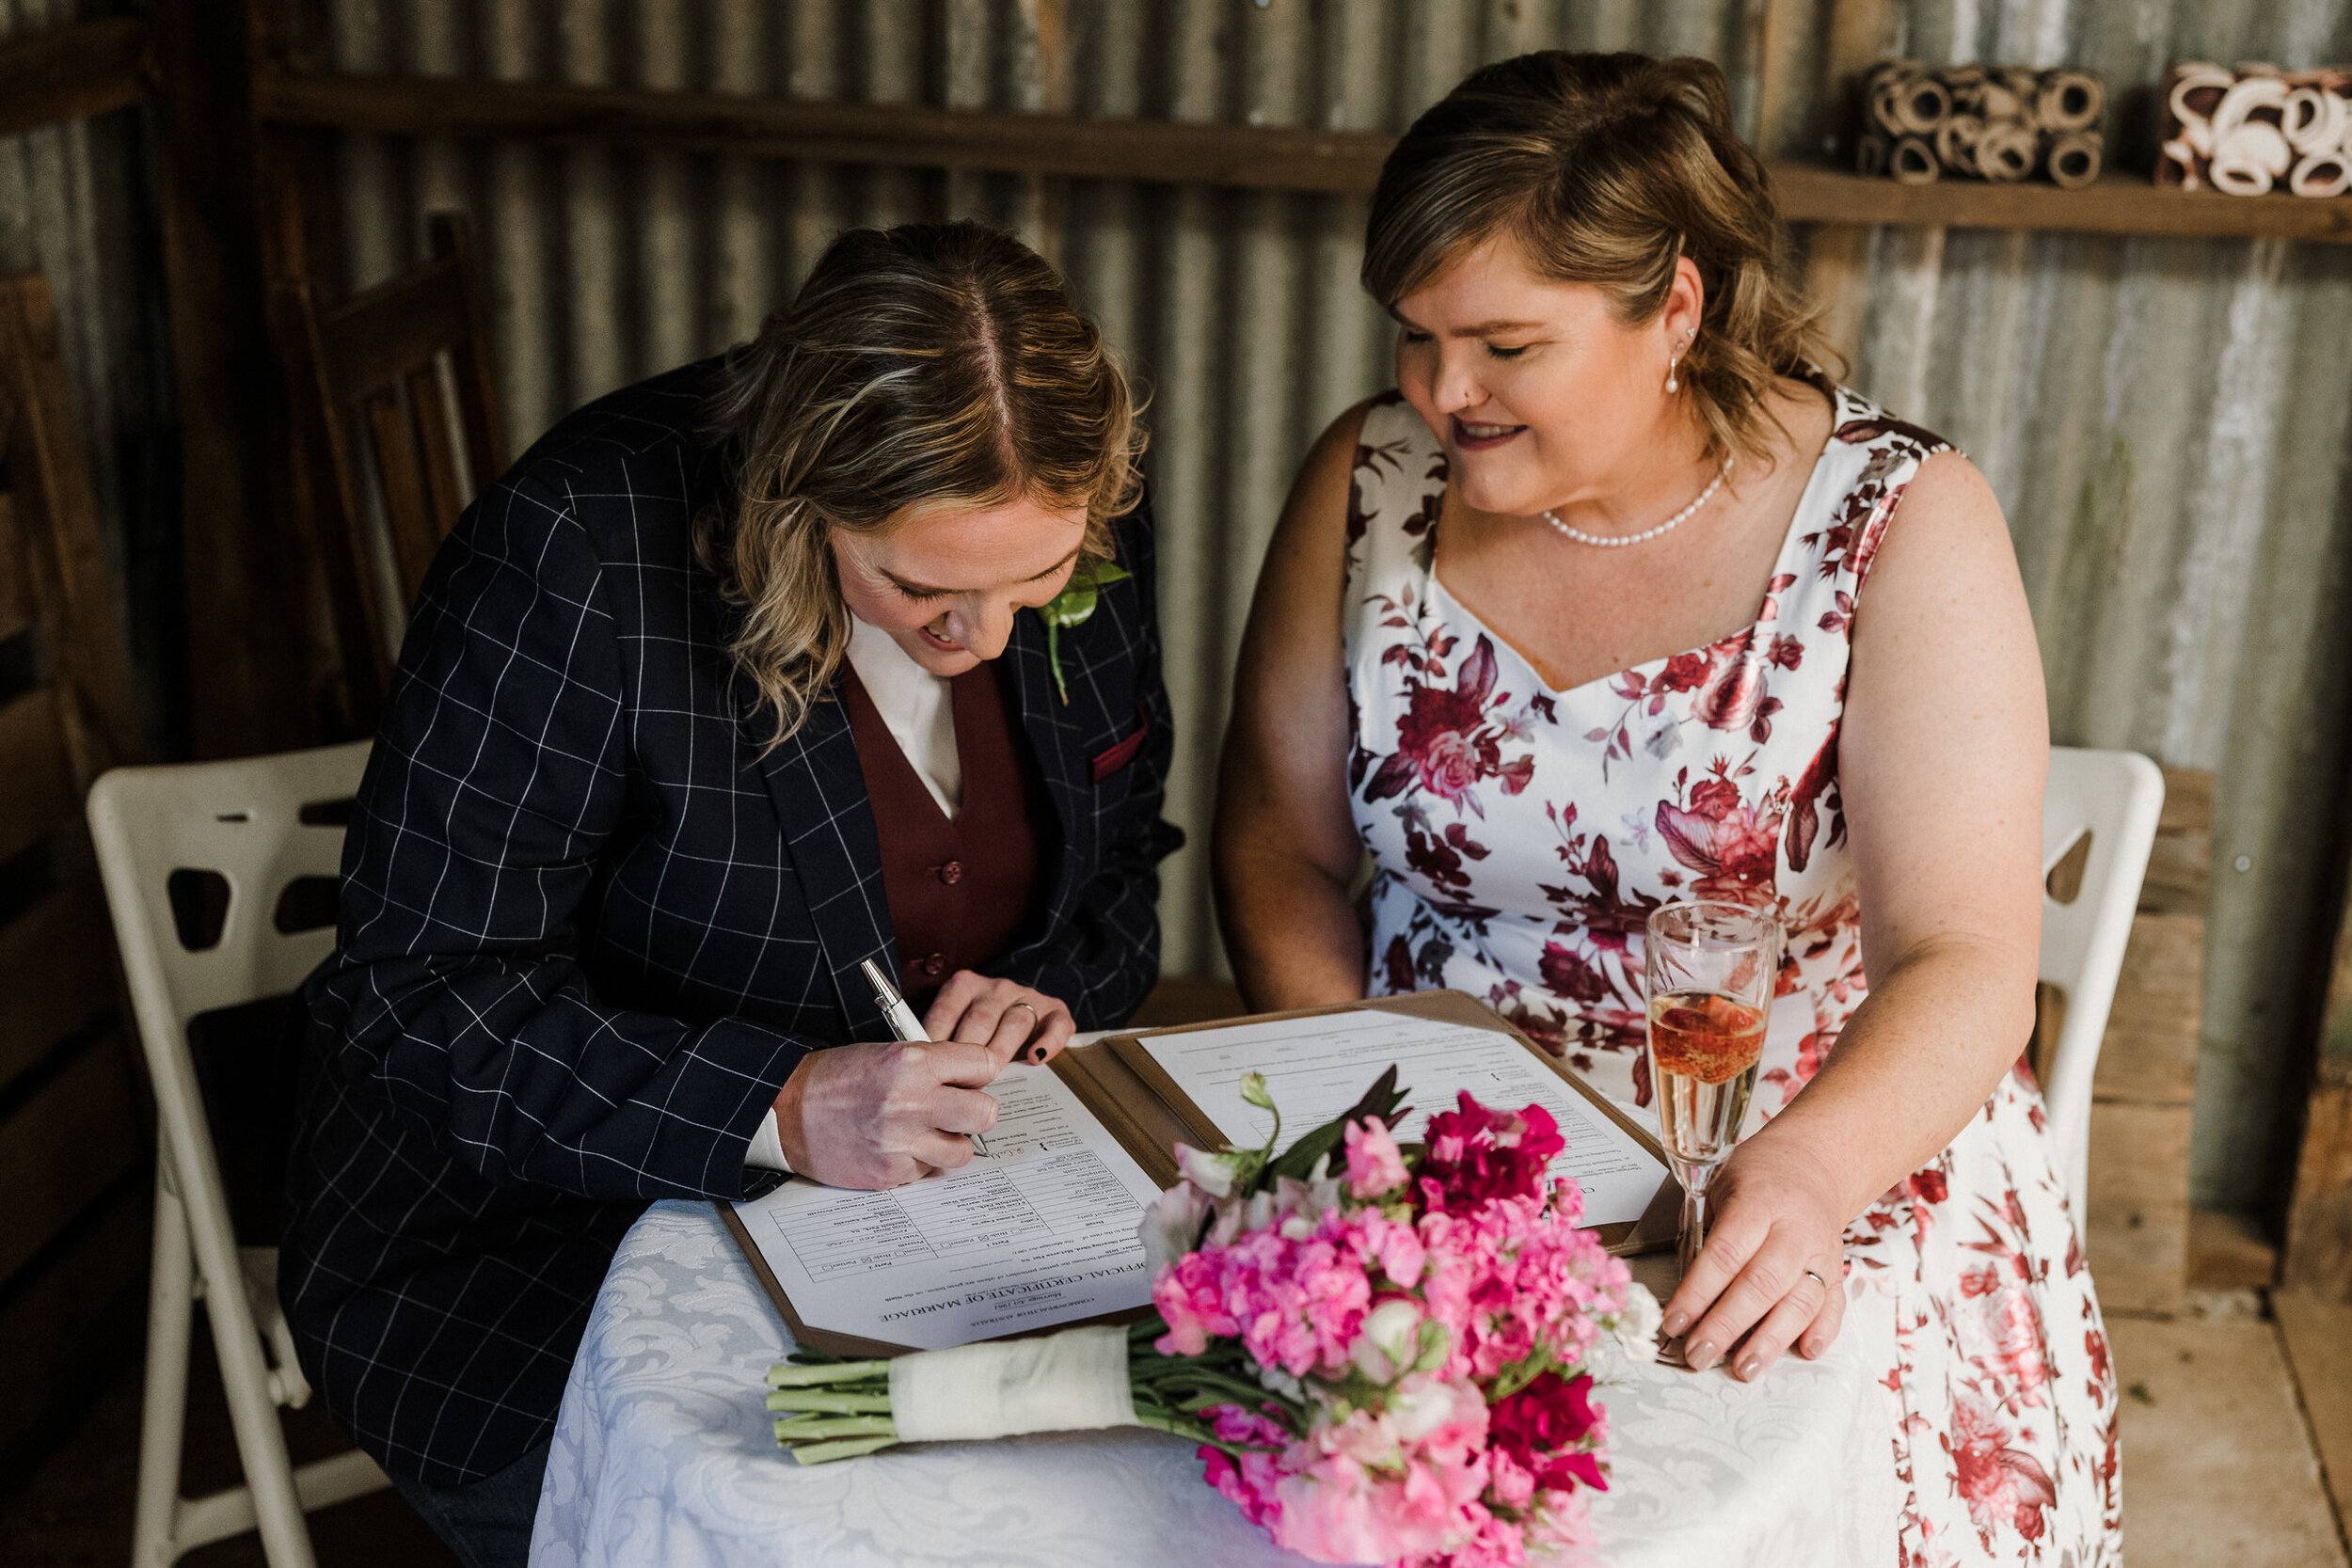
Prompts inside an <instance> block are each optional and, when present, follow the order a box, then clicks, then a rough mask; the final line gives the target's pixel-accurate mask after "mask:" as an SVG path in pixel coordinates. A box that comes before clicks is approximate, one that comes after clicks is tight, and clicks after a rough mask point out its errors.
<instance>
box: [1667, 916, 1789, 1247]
mask: <svg viewBox="0 0 2352 1568" xmlns="http://www.w3.org/2000/svg"><path fill="white" fill-rule="evenodd" d="M1780 942H1781V933H1780V923H1779V922H1778V921H1777V920H1775V919H1774V918H1773V917H1772V915H1771V914H1770V913H1767V912H1764V911H1757V910H1753V909H1750V908H1748V907H1747V906H1746V905H1744V904H1731V903H1724V902H1721V901H1718V900H1713V899H1700V900H1695V901H1692V902H1687V903H1676V904H1667V905H1664V906H1663V907H1661V908H1660V909H1657V910H1654V911H1651V913H1650V917H1649V929H1648V935H1647V940H1646V942H1645V944H1644V947H1643V970H1642V990H1643V993H1644V994H1645V997H1646V998H1647V999H1648V1003H1649V1073H1650V1086H1651V1090H1652V1092H1653V1093H1655V1094H1656V1095H1657V1097H1658V1132H1659V1140H1660V1142H1661V1143H1662V1144H1663V1145H1664V1146H1665V1150H1666V1163H1667V1164H1669V1165H1671V1166H1673V1167H1674V1173H1675V1180H1677V1181H1679V1182H1681V1183H1682V1238H1681V1244H1680V1247H1679V1248H1678V1252H1679V1255H1680V1258H1681V1262H1682V1272H1683V1273H1685V1274H1688V1273H1690V1271H1691V1265H1692V1263H1693V1262H1695V1261H1697V1259H1698V1255H1699V1249H1700V1248H1701V1247H1703V1246H1705V1245H1706V1244H1707V1183H1708V1179H1709V1178H1710V1177H1712V1176H1713V1175H1714V1173H1715V1168H1716V1167H1717V1166H1718V1165H1720V1164H1723V1163H1724V1160H1725V1159H1726V1158H1727V1157H1728V1156H1729V1155H1730V1153H1731V1150H1732V1148H1733V1146H1734V1145H1736V1144H1738V1143H1739V1141H1740V1123H1741V1122H1743V1121H1745V1120H1746V1119H1747V1115H1748V1101H1749V1099H1750V1098H1751V1097H1752V1096H1753V1095H1754V1094H1755V1092H1756V1064H1757V1063H1758V1062H1759V1061H1760V1060H1761V1059H1762V1058H1763V1054H1764V1028H1765V1023H1766V1021H1767V1020H1768V1019H1769V1018H1770V1017H1771V1016H1772V989H1773V981H1774V980H1775V978H1776V977H1777V976H1778V974H1779V973H1780Z"/></svg>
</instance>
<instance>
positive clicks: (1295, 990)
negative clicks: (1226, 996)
mask: <svg viewBox="0 0 2352 1568" xmlns="http://www.w3.org/2000/svg"><path fill="white" fill-rule="evenodd" d="M1216 912H1217V922H1218V924H1219V925H1220V926H1221V927H1223V929H1224V933H1225V952H1226V956H1227V957H1228V958H1230V959H1231V960H1232V966H1233V978H1234V980H1235V981H1236V982H1238V983H1239V985H1240V987H1241V993H1242V997H1243V1000H1245V1001H1246V1002H1248V1005H1249V1006H1250V1007H1251V1008H1252V1009H1253V1010H1255V1011H1259V1012H1277V1011H1280V1010H1282V1009H1284V1008H1289V1007H1320V1006H1327V1005H1329V1004H1331V1003H1334V1002H1354V1001H1357V1000H1358V999H1359V998H1361V997H1362V995H1363V994H1364V933H1363V928H1362V927H1360V926H1359V925H1358V924H1357V922H1356V910H1355V906H1354V905H1353V904H1352V903H1350V902H1349V900H1348V896H1347V884H1346V882H1345V881H1344V880H1343V879H1340V878H1336V877H1334V876H1332V875H1331V873H1330V872H1329V871H1328V870H1327V869H1325V868H1324V867H1322V866H1319V865H1316V864H1315V863H1312V862H1311V861H1309V860H1306V859H1305V858H1303V857H1300V856H1296V855H1284V854H1280V853H1279V852H1273V851H1267V850H1263V849H1249V848H1243V847H1236V846H1232V845H1230V844H1223V843H1220V844H1219V845H1218V847H1217V864H1216Z"/></svg>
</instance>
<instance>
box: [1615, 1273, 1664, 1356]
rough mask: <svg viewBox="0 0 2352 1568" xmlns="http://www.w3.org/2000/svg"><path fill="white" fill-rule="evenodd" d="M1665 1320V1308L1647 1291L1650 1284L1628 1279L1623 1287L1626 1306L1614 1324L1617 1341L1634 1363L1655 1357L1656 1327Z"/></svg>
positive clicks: (1656, 1354)
mask: <svg viewBox="0 0 2352 1568" xmlns="http://www.w3.org/2000/svg"><path fill="white" fill-rule="evenodd" d="M1665 1321H1666V1311H1665V1308H1664V1307H1660V1306H1659V1305H1658V1298H1657V1297H1656V1296H1654V1295H1652V1294H1650V1291H1649V1287H1648V1286H1646V1285H1643V1284H1640V1283H1637V1282H1629V1283H1628V1284H1627V1286H1626V1288H1625V1307H1624V1309H1623V1310H1621V1311H1619V1312H1618V1314H1617V1318H1616V1322H1615V1323H1614V1324H1613V1332H1614V1334H1615V1337H1616V1340H1617V1343H1618V1344H1619V1345H1621V1346H1623V1347H1624V1349H1625V1354H1627V1356H1629V1358H1630V1359H1631V1360H1632V1362H1633V1364H1634V1365H1635V1366H1637V1367H1639V1366H1645V1365H1647V1364H1648V1363H1650V1362H1652V1361H1655V1360H1657V1359H1658V1327H1659V1324H1661V1323H1664V1322H1665Z"/></svg>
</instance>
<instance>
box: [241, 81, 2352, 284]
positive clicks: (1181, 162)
mask: <svg viewBox="0 0 2352 1568" xmlns="http://www.w3.org/2000/svg"><path fill="white" fill-rule="evenodd" d="M255 95H256V98H257V99H258V101H259V104H260V107H261V111H262V115H263V117H264V118H266V119H274V120H277V121H279V122H280V123H286V124H298V125H315V126H335V127H340V128H342V129H345V130H352V131H373V132H378V133H386V134H390V135H432V136H454V137H480V138H485V139H501V140H503V139H514V140H524V141H537V142H544V143H555V144H559V145H564V144H568V145H595V144H602V145H608V146H611V145H621V146H638V147H666V148H671V149H675V150H682V151H684V150H691V151H701V152H728V153H734V154H736V155H738V156H742V157H755V158H758V157H767V158H808V159H813V160H817V161H820V162H827V161H837V162H842V163H853V164H888V165H897V166H906V167H922V168H979V169H997V170H1002V171H1005V172H1007V173H1019V174H1047V175H1075V176H1079V177H1090V178H1094V179H1106V180H1142V181H1152V182H1168V183H1173V184H1197V185H1224V186H1238V187H1245V188H1256V189H1261V190H1295V191H1338V192H1345V193H1349V194H1354V195H1364V194H1368V193H1369V192H1370V191H1371V190H1372V187H1373V184H1374V182H1376V181H1377V180H1378V179H1379V177H1380V164H1381V160H1382V159H1384V158H1386V157H1387V156H1388V151H1389V149H1390V148H1391V146H1393V145H1394V138H1392V137H1390V136H1387V135H1378V134H1375V133H1372V132H1366V131H1321V130H1315V129H1312V128H1310V127H1304V126H1277V125H1266V126H1258V125H1232V124H1226V123H1223V122H1218V121H1203V120H1165V119H1079V118H1076V117H1073V116H1067V115H1048V114H1027V113H1014V112H1009V111H1006V110H992V109H935V108H929V107H925V106H922V105H917V104H881V103H826V102H813V101H808V100H795V99H784V98H760V97H751V96H747V95H738V94H731V93H701V92H673V91H659V90H653V89H647V88H640V87H583V86H575V85H570V84H564V83H554V82H505V81H485V80H480V79H474V78H464V77H427V76H401V75H382V74H368V73H361V72H353V71H273V72H268V73H266V74H264V75H263V76H262V79H261V80H260V81H259V82H257V84H256V89H255ZM1772 177H1773V182H1774V184H1775V186H1776V187H1777V189H1778V191H1779V195H1780V206H1781V213H1782V215H1783V216H1784V217H1786V218H1787V219H1788V221H1789V222H1791V223H1836V224H1904V225H1913V226H1920V227H1937V226H1948V227H1952V228H1962V229H2050V230H2084V231H2089V232H2093V233H2106V234H2174V235H2200V236H2205V237H2210V238H2219V237H2236V238H2264V237H2272V238H2279V239H2292V240H2318V241H2324V242H2328V243H2332V244H2339V245H2341V244H2352V197H2344V198H2332V199H2327V200H2312V199H2306V198H2298V197H2290V196H2265V197H2235V196H2222V195H2219V194H2217V193H2214V192H2209V191H2197V192H2189V191H2176V190H2164V189H2159V188H2158V187H2157V186H2155V185H2153V184H2152V183H2150V182H2147V181H2146V180H2143V179H2138V178H2136V177H2133V176H2130V175H2114V176H2111V177H2109V178H2107V179H2105V180H2101V181H2100V182H2098V183H2096V184H2094V185H2091V186H2090V187H2088V188H2087V189H2084V190H2079V191H2062V190H2059V189H2058V187H2057V186H2055V185H2046V184H2041V183H2035V182H2027V183H2024V184H2015V185H1994V184H1987V183H1984V182H1979V181H1974V180H1947V181H1938V182H1935V183H1934V184H1931V185H1903V184H1898V183H1897V182H1894V181H1892V180H1878V179H1864V178H1863V177H1861V176H1860V175H1854V174H1846V173H1842V172H1840V171H1838V170H1836V169H1830V168H1823V167H1821V166H1818V165H1812V164H1800V163H1784V164H1777V165H1775V166H1773V169H1772Z"/></svg>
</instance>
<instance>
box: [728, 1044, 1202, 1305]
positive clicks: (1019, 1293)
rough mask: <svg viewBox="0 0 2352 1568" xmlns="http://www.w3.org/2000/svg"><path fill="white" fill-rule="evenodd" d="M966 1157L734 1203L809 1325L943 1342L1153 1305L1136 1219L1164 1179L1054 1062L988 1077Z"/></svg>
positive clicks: (792, 1186)
mask: <svg viewBox="0 0 2352 1568" xmlns="http://www.w3.org/2000/svg"><path fill="white" fill-rule="evenodd" d="M988 1092H989V1093H990V1094H991V1095H993V1096H994V1097H995V1100H996V1126H995V1129H994V1131H993V1132H989V1133H988V1134H987V1136H986V1137H984V1138H979V1139H975V1140H974V1142H975V1144H976V1146H977V1152H976V1154H975V1156H974V1158H973V1160H972V1163H971V1164H968V1165H965V1166H963V1167H962V1168H961V1169H960V1170H954V1171H948V1172H945V1173H943V1174H941V1175H939V1176H934V1177H930V1178H928V1179H927V1180H921V1181H916V1182H913V1183H910V1184H909V1185H907V1186H903V1187H893V1188H890V1189H889V1190H887V1191H884V1192H878V1193H869V1192H856V1191H851V1190H850V1189H848V1188H843V1187H822V1186H818V1184H816V1183H815V1182H812V1181H806V1180H791V1181H787V1182H786V1183H785V1184H784V1185H783V1186H781V1187H779V1188H777V1189H776V1190H775V1191H774V1192H772V1193H771V1194H769V1195H768V1196H765V1197H761V1198H756V1199H754V1200H752V1201H751V1202H748V1203H739V1204H737V1205H736V1206H735V1212H736V1215H737V1217H738V1218H739V1220H741V1222H742V1225H743V1228H744V1229H745V1230H746V1231H747V1232H748V1233H749V1234H750V1236H751V1239H752V1241H753V1243H755V1245H756V1246H757V1247H758V1249H759V1254H760V1258H761V1259H762V1260H763V1261H765V1262H766V1264H767V1265H768V1268H769V1270H770V1271H771V1273H772V1274H773V1275H775V1278H776V1283H777V1284H779V1285H780V1286H782V1287H783V1289H784V1292H785V1294H786V1295H787V1296H788V1297H789V1298H790V1299H791V1303H792V1306H793V1307H794V1308H795V1309H796V1310H797V1311H798V1312H799V1314H800V1317H801V1320H802V1321H803V1323H807V1324H809V1325H810V1326H811V1327H815V1328H822V1329H829V1330H832V1331H834V1332H835V1333H839V1334H849V1335H855V1336H858V1337H860V1338H866V1339H874V1340H881V1341H885V1342H887V1343H891V1344H897V1345H904V1346H907V1347H909V1348H911V1349H914V1350H946V1349H948V1348H950V1347H952V1346H956V1345H962V1344H969V1343H971V1342H972V1341H973V1340H976V1339H993V1338H1000V1337H1002V1336H1004V1335H1008V1334H1018V1333H1022V1332H1025V1331H1027V1330H1030V1329H1037V1328H1050V1327H1055V1326H1057V1325H1060V1324H1064V1323H1077V1322H1080V1321H1083V1320H1085V1319H1089V1318H1095V1317H1100V1316H1102V1315H1104V1314H1105V1313H1111V1312H1122V1311H1127V1310H1130V1309H1132V1308H1135V1307H1146V1306H1149V1305H1150V1304H1151V1300H1152V1275H1151V1272H1150V1270H1149V1269H1148V1268H1147V1267H1146V1266H1145V1263H1144V1256H1143V1243H1141V1242H1140V1241H1139V1240H1138V1239H1137V1237H1136V1229H1137V1227H1139V1226H1140V1225H1141V1224H1142V1222H1143V1212H1144V1209H1145V1207H1146V1206H1147V1205H1148V1204H1150V1203H1151V1202H1152V1199H1153V1198H1155V1197H1157V1196H1159V1187H1158V1186H1157V1184H1156V1183H1154V1182H1153V1181H1152V1179H1151V1178H1150V1177H1149V1176H1147V1175H1145V1174H1144V1171H1143V1167H1142V1166H1140V1165H1138V1164H1136V1161H1135V1158H1134V1157H1133V1156H1132V1155H1130V1154H1129V1153H1128V1152H1127V1151H1126V1150H1125V1149H1123V1148H1120V1146H1119V1141H1118V1140H1117V1139H1116V1138H1114V1137H1113V1136H1112V1135H1111V1133H1110V1132H1109V1131H1108V1130H1107V1129H1105V1128H1104V1125H1103V1123H1102V1122H1101V1121H1100V1120H1098V1119H1097V1118H1096V1117H1095V1116H1094V1115H1093V1113H1092V1112H1090V1111H1089V1110H1088V1109H1087V1108H1086V1106H1085V1105H1084V1104H1083V1103H1081V1102H1080V1101H1079V1100H1078V1098H1077V1096H1076V1095H1074V1094H1073V1093H1072V1092H1071V1089H1070V1086H1069V1085H1067V1084H1065V1083H1064V1082H1063V1081H1062V1080H1061V1078H1060V1077H1058V1076H1057V1074H1056V1073H1055V1072H1054V1071H1053V1069H1050V1068H1044V1067H1010V1068H1007V1069H1005V1071H1004V1072H1003V1074H1002V1075H1000V1076H999V1077H998V1078H997V1079H996V1081H995V1082H994V1083H993V1084H991V1085H989V1086H988Z"/></svg>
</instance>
